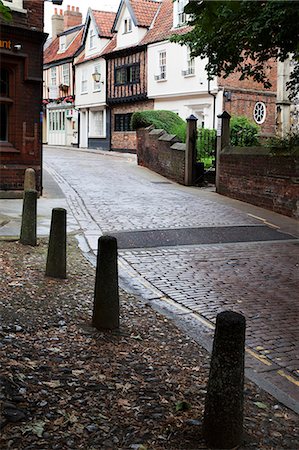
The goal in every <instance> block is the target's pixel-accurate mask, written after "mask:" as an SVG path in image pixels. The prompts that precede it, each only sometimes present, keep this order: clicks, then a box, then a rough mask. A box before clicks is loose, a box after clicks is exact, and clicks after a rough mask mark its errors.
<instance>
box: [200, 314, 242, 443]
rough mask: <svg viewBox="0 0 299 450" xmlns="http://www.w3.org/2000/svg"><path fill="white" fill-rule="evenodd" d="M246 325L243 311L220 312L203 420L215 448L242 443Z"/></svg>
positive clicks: (208, 436)
mask: <svg viewBox="0 0 299 450" xmlns="http://www.w3.org/2000/svg"><path fill="white" fill-rule="evenodd" d="M245 327H246V323H245V317H244V316H242V315H241V314H238V313H235V312H233V311H224V312H222V313H220V314H218V316H217V319H216V329H215V336H214V342H213V351H212V358H211V367H210V375H209V381H208V388H207V396H206V404H205V412H204V421H203V436H204V438H205V441H206V443H207V445H208V446H209V447H212V448H221V449H229V448H233V447H236V446H239V445H240V444H241V443H242V434H243V396H244V354H245Z"/></svg>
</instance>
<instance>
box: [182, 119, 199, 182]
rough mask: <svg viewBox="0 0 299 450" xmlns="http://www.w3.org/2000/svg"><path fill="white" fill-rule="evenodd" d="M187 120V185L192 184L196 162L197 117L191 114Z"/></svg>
mask: <svg viewBox="0 0 299 450" xmlns="http://www.w3.org/2000/svg"><path fill="white" fill-rule="evenodd" d="M186 120H187V136H186V152H185V186H192V184H193V182H194V172H195V163H196V140H197V118H196V117H195V116H194V115H193V114H191V116H189V117H187V119H186Z"/></svg>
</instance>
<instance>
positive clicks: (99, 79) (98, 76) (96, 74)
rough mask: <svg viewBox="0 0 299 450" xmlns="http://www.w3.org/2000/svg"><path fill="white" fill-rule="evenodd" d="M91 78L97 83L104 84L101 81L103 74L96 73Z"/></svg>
mask: <svg viewBox="0 0 299 450" xmlns="http://www.w3.org/2000/svg"><path fill="white" fill-rule="evenodd" d="M91 76H92V78H93V79H94V81H95V82H96V83H102V84H104V81H101V74H100V73H99V72H94V73H93V74H92V75H91Z"/></svg>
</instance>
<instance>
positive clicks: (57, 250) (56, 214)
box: [46, 208, 66, 278]
mask: <svg viewBox="0 0 299 450" xmlns="http://www.w3.org/2000/svg"><path fill="white" fill-rule="evenodd" d="M46 276H48V277H53V278H66V210H65V209H63V208H54V209H52V218H51V229H50V238H49V246H48V257H47V266H46Z"/></svg>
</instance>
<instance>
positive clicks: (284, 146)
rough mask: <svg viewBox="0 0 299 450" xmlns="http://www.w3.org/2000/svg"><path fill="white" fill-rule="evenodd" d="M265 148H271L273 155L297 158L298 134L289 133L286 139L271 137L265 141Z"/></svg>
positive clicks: (298, 149) (298, 147)
mask: <svg viewBox="0 0 299 450" xmlns="http://www.w3.org/2000/svg"><path fill="white" fill-rule="evenodd" d="M265 145H266V147H270V148H271V153H272V154H273V155H291V156H299V132H297V133H289V134H288V135H287V136H286V137H284V138H281V137H278V136H277V137H272V138H269V139H267V141H266V144H265Z"/></svg>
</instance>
